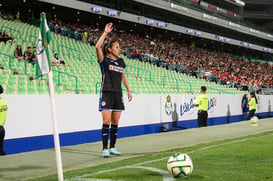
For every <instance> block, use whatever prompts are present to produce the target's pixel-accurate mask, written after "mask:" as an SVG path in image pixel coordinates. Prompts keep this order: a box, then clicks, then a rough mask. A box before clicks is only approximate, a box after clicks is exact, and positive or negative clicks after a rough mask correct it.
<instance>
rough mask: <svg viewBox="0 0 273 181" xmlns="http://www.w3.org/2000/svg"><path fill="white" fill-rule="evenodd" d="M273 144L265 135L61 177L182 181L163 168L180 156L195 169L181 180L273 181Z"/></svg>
mask: <svg viewBox="0 0 273 181" xmlns="http://www.w3.org/2000/svg"><path fill="white" fill-rule="evenodd" d="M227 131H228V130H227ZM179 139H183V138H179ZM178 141H179V140H178ZM272 143H273V132H266V133H262V134H258V135H251V136H247V137H241V138H236V139H231V140H224V141H218V142H211V143H206V144H200V145H196V146H192V147H187V148H177V149H175V150H169V151H165V152H160V153H157V152H155V153H153V154H149V155H144V156H139V157H134V158H130V159H125V160H122V161H118V162H113V163H111V164H103V165H98V166H95V167H91V168H85V169H81V170H73V171H68V172H65V173H64V177H65V180H66V181H95V180H97V181H100V180H102V181H103V180H104V181H106V180H107V181H111V180H124V181H139V180H143V181H161V180H164V181H167V180H181V179H173V178H172V177H171V175H170V174H169V173H168V172H167V168H166V163H167V160H168V158H169V157H170V156H171V155H172V154H174V153H176V152H181V153H187V154H188V155H189V156H190V157H191V159H192V161H193V167H194V168H193V173H192V175H191V176H189V177H188V178H186V179H183V180H196V181H197V180H198V181H200V180H201V181H232V180H234V181H261V180H265V181H269V180H273V144H272ZM151 144H152V143H151ZM162 144H164V143H162ZM102 159H104V158H102ZM108 159H111V158H108ZM53 180H57V175H52V176H48V177H43V178H39V179H35V181H53Z"/></svg>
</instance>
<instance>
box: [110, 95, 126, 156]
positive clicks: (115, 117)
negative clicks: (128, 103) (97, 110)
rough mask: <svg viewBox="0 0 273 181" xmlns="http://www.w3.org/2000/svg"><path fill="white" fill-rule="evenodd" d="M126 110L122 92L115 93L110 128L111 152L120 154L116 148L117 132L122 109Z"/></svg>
mask: <svg viewBox="0 0 273 181" xmlns="http://www.w3.org/2000/svg"><path fill="white" fill-rule="evenodd" d="M123 110H124V103H123V96H122V92H116V93H115V103H114V106H113V112H112V120H111V129H110V150H109V151H110V154H113V155H120V152H118V151H117V150H116V149H115V145H116V140H117V134H118V123H119V119H120V115H121V111H123Z"/></svg>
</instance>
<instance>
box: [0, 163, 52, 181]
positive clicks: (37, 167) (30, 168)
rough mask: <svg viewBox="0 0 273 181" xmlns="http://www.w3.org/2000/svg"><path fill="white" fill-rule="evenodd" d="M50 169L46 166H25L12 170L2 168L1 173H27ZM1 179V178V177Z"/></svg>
mask: <svg viewBox="0 0 273 181" xmlns="http://www.w3.org/2000/svg"><path fill="white" fill-rule="evenodd" d="M45 168H48V167H45V166H33V165H23V166H19V167H11V168H1V172H2V171H3V172H5V171H7V172H18V171H26V170H41V169H45ZM0 178H1V177H0Z"/></svg>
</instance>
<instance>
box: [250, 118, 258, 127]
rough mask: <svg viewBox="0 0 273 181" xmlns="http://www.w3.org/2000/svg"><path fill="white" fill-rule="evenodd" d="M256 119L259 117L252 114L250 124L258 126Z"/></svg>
mask: <svg viewBox="0 0 273 181" xmlns="http://www.w3.org/2000/svg"><path fill="white" fill-rule="evenodd" d="M258 121H259V118H258V117H257V116H253V117H252V118H251V119H250V122H251V125H252V126H258Z"/></svg>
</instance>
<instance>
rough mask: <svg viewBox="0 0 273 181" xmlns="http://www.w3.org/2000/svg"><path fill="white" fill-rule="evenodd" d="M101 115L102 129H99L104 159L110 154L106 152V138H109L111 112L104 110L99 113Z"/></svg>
mask: <svg viewBox="0 0 273 181" xmlns="http://www.w3.org/2000/svg"><path fill="white" fill-rule="evenodd" d="M101 115H102V120H103V124H102V129H101V134H102V148H103V153H102V154H103V156H104V157H109V156H110V153H109V151H108V138H109V125H110V123H111V115H112V111H108V110H104V111H101Z"/></svg>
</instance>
